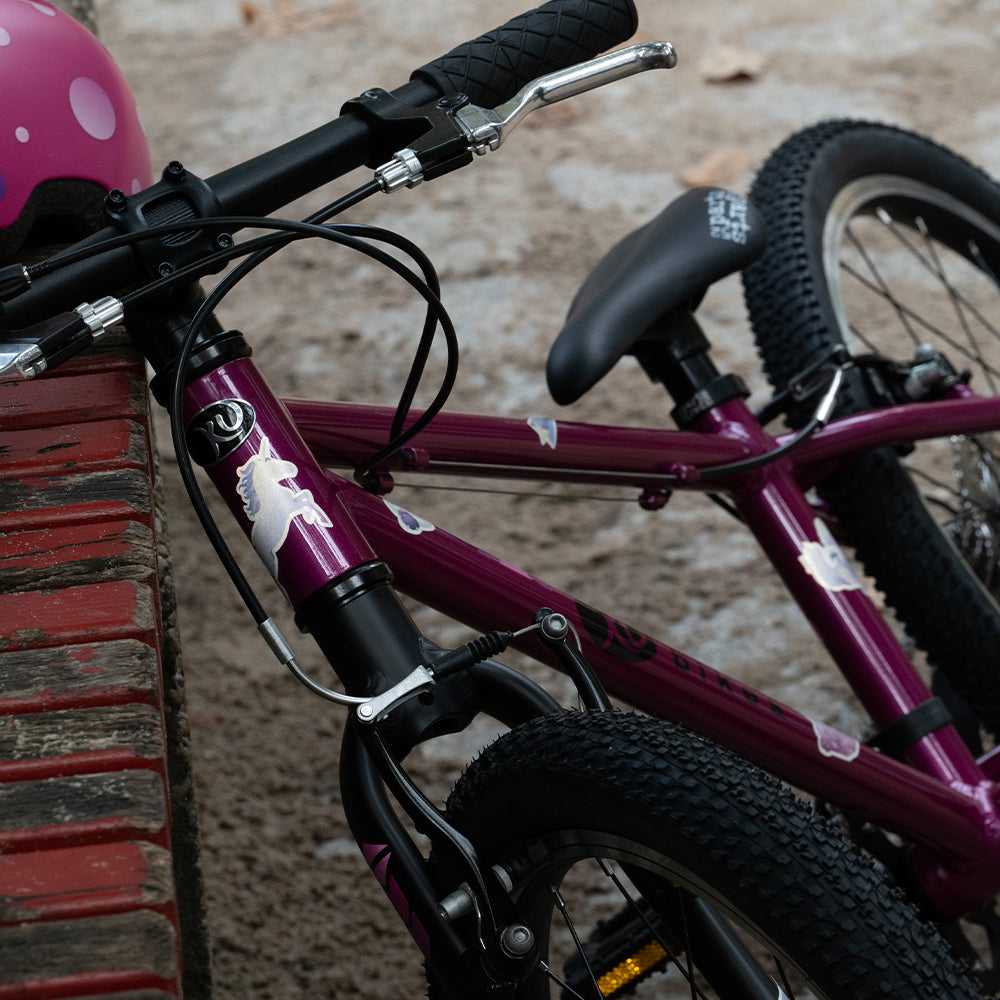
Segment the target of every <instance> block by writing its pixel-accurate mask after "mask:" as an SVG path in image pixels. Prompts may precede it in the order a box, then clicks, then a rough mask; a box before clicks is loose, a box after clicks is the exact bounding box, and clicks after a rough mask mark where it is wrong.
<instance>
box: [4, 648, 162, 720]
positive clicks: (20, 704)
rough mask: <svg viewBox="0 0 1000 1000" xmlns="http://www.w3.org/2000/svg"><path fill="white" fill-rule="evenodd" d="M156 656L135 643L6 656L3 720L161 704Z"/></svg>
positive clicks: (58, 649) (59, 649)
mask: <svg viewBox="0 0 1000 1000" xmlns="http://www.w3.org/2000/svg"><path fill="white" fill-rule="evenodd" d="M159 670H160V667H159V658H158V657H157V655H156V650H155V649H153V647H152V646H149V645H147V644H146V643H143V642H139V641H137V640H135V639H120V640H116V641H113V642H101V643H86V644H82V645H72V646H58V647H56V648H53V649H28V650H23V651H18V652H16V653H0V692H2V698H0V715H21V714H24V713H27V712H40V711H56V710H58V709H61V708H81V707H84V706H87V705H92V704H104V705H110V704H118V703H122V702H124V701H126V700H130V701H141V702H146V703H147V704H150V705H157V704H159V701H160V674H159Z"/></svg>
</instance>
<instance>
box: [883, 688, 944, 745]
mask: <svg viewBox="0 0 1000 1000" xmlns="http://www.w3.org/2000/svg"><path fill="white" fill-rule="evenodd" d="M951 721H952V715H951V712H949V711H948V708H947V706H946V705H945V703H944V702H943V701H942V700H941V699H940V698H932V699H931V700H930V701H925V702H924V703H923V704H922V705H918V706H917V707H916V708H915V709H913V711H912V712H907V713H906V715H904V716H901V717H900V718H898V719H896V721H895V722H892V723H890V724H889V725H888V726H886V727H885V729H883V730H882V731H881V732H880V733H877V734H876V735H875V736H873V737H872V738H871V739H870V740H868V744H869V745H870V746H873V747H875V749H876V750H881V751H882V753H884V754H887V755H888V756H889V757H896V758H901V757H902V756H903V754H904V753H905V752H906V751H907V750H909V749H910V747H912V746H913V745H914V744H915V743H918V742H919V741H920V740H922V739H923V738H924V737H925V736H928V735H929V734H930V733H933V732H934V730H936V729H940V728H941V727H942V726H947V725H948V724H949V723H950V722H951Z"/></svg>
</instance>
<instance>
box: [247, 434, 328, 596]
mask: <svg viewBox="0 0 1000 1000" xmlns="http://www.w3.org/2000/svg"><path fill="white" fill-rule="evenodd" d="M298 474H299V470H298V467H297V466H296V465H295V464H294V463H292V462H289V461H286V460H284V459H280V458H278V457H277V456H276V455H275V454H274V452H273V451H272V449H271V442H270V441H269V440H268V439H267V437H263V438H261V443H260V448H259V449H258V450H257V453H256V454H255V455H252V456H251V457H250V458H249V459H248V460H247V461H246V462H244V463H243V465H241V466H239V468H237V470H236V475H237V476H238V477H239V479H238V482H237V485H236V492H237V493H238V494H239V495H240V497H241V499H242V500H243V509H244V511H245V512H246V515H247V518H248V519H249V520H250V521H251V522H252V524H253V527H252V529H251V532H250V541H251V543H252V544H253V547H254V548H255V549H256V550H257V554H258V555H259V556H260V558H261V559H262V560H263V561H264V564H265V565H266V566H267V567H268V569H270V571H271V573H272V575H273V576H274V577H275V578H276V579H277V576H278V550H279V549H280V548H281V546H282V545H284V543H285V539H286V538H287V537H288V530H289V528H290V527H291V524H292V521H293V519H295V518H296V517H301V518H302V519H303V520H304V521H305V522H306V524H312V525H319V526H320V527H324V528H331V527H333V522H332V521H331V520H330V518H329V517H327V515H326V513H325V512H324V511H323V509H322V508H321V507H320V506H319V505H318V504H317V503H316V501H315V500H314V499H313V495H312V493H311V491H309V490H298V491H295V490H293V489H289V487H287V486H282V485H281V482H282V480H284V479H293V478H295V477H296V476H298Z"/></svg>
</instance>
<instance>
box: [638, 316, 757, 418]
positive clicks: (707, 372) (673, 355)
mask: <svg viewBox="0 0 1000 1000" xmlns="http://www.w3.org/2000/svg"><path fill="white" fill-rule="evenodd" d="M710 350H711V344H709V342H708V338H707V337H706V336H705V333H704V331H703V330H702V328H701V324H700V323H699V322H698V320H697V318H696V317H695V315H694V313H693V312H691V311H690V310H689V309H684V310H676V311H674V312H672V313H670V314H669V315H667V316H663V317H661V318H660V319H659V320H657V321H656V323H654V324H653V325H652V326H651V327H650V328H649V330H648V331H647V332H646V333H645V335H644V336H643V338H642V339H641V340H640V341H639V342H638V343H637V344H636V345H635V347H634V349H633V352H632V353H633V354H635V357H636V358H637V359H638V361H639V364H640V365H642V368H643V370H644V371H645V372H646V374H647V375H648V376H649V377H650V378H651V379H652V380H653V381H654V382H660V383H662V384H663V386H664V387H665V388H666V390H667V392H668V393H669V394H670V397H671V398H672V399H673V401H674V402H675V403H676V404H677V405H676V406H675V407H674V409H673V411H672V414H671V415H672V416H673V418H674V421H675V422H676V424H677V426H678V427H681V428H687V427H690V426H691V424H692V423H693V422H694V421H695V420H697V419H698V417H700V416H701V415H702V414H703V413H707V412H708V411H709V410H711V409H713V408H714V407H716V406H718V405H720V404H721V403H726V402H729V400H732V399H745V398H746V397H747V396H749V395H750V391H749V390H748V389H747V386H746V383H744V381H743V379H741V378H740V377H739V376H737V375H723V374H721V373H720V372H719V369H718V368H716V366H715V362H714V361H713V360H712V358H711V356H710V355H709V351H710Z"/></svg>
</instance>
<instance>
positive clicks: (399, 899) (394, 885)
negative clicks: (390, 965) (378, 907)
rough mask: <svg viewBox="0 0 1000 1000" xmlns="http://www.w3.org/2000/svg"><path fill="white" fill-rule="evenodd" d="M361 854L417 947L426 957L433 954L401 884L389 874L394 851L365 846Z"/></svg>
mask: <svg viewBox="0 0 1000 1000" xmlns="http://www.w3.org/2000/svg"><path fill="white" fill-rule="evenodd" d="M361 853H362V854H364V856H365V861H367V862H368V867H369V868H371V870H372V874H373V875H374V876H375V878H376V880H377V881H378V884H379V885H380V886H382V888H383V889H384V890H385V894H386V896H388V897H389V902H390V903H392V907H393V909H394V910H395V911H396V912H397V913H398V914H399V916H400V919H401V920H402V921H403V923H404V924H405V925H406V928H407V930H409V932H410V934H411V935H412V936H413V940H414V941H415V942H416V944H417V947H418V948H419V949H420V951H421V952H422V953H423V954H424V955H429V954H430V953H431V941H430V936H429V935H428V933H427V931H426V930H425V929H424V927H423V925H422V924H421V923H420V920H419V919H418V918H417V915H416V914H415V913H414V912H413V908H412V907H411V906H410V904H409V902H408V901H407V899H406V897H405V896H404V895H403V890H402V889H400V887H399V883H398V882H397V881H396V880H395V879H394V878H393V877H392V876H391V875H390V874H389V861H390V860H391V858H392V851H390V850H389V845H388V844H363V845H362V847H361Z"/></svg>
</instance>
